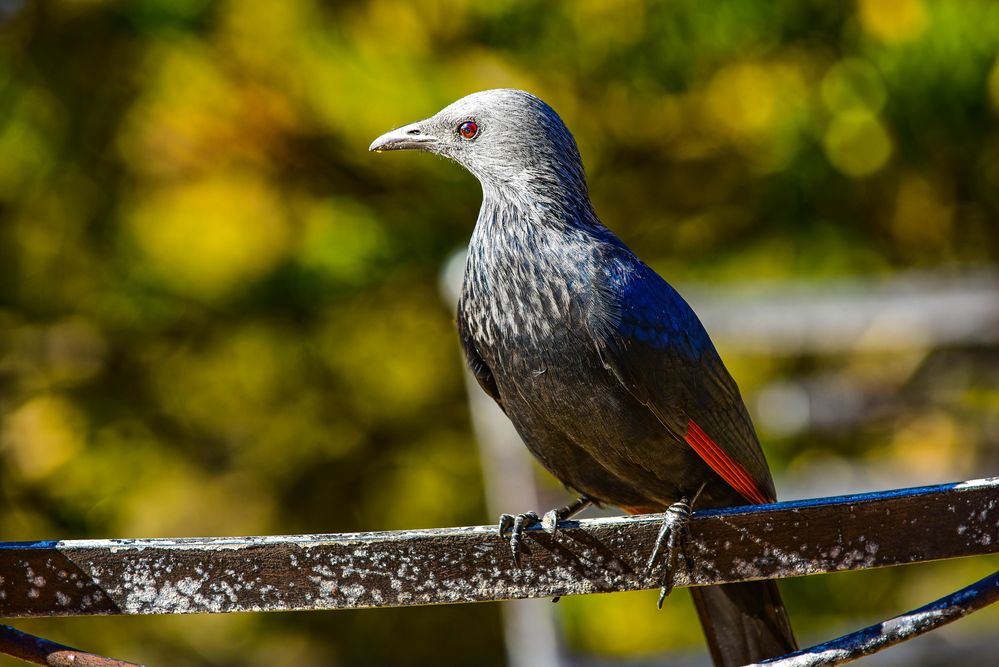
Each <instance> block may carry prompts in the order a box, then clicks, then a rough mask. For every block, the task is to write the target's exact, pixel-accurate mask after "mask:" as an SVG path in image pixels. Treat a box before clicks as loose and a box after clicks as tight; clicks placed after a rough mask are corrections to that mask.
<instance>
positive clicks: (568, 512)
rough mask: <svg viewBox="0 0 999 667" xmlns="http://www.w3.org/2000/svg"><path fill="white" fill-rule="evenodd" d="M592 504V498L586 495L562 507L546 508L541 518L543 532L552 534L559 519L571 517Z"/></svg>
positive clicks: (556, 528) (556, 527)
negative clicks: (555, 508)
mask: <svg viewBox="0 0 999 667" xmlns="http://www.w3.org/2000/svg"><path fill="white" fill-rule="evenodd" d="M592 504H593V501H592V500H590V499H589V498H587V497H586V496H580V497H579V498H576V499H575V500H574V501H572V502H571V503H569V504H568V505H566V506H565V507H563V508H562V509H557V510H548V511H547V512H545V515H544V516H543V517H542V518H541V527H542V528H544V529H545V532H547V533H548V534H549V535H554V534H555V531H557V530H558V524H559V521H565V520H566V519H571V518H572V517H574V516H576V515H577V514H579V513H580V512H582V511H583V510H585V509H586V508H587V507H589V506H590V505H592Z"/></svg>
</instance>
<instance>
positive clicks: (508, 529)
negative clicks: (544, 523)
mask: <svg viewBox="0 0 999 667" xmlns="http://www.w3.org/2000/svg"><path fill="white" fill-rule="evenodd" d="M545 516H547V515H545ZM540 522H541V519H540V518H539V517H538V515H537V513H536V512H524V513H523V514H518V515H517V516H514V515H512V514H500V518H499V536H500V538H501V539H504V540H506V539H509V540H510V552H511V553H512V554H513V564H514V565H516V566H517V567H518V568H519V567H520V552H521V550H522V549H523V542H524V530H526V529H527V528H530V527H531V526H533V525H534V524H536V523H540Z"/></svg>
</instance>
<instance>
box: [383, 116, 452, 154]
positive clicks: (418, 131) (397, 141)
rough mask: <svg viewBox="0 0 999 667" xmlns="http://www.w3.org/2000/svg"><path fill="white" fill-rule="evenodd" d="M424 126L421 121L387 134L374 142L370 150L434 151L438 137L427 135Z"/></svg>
mask: <svg viewBox="0 0 999 667" xmlns="http://www.w3.org/2000/svg"><path fill="white" fill-rule="evenodd" d="M422 125H423V122H422V121H420V122H418V123H410V124H409V125H404V126H402V127H400V128H396V129H394V130H392V131H391V132H386V133H385V134H383V135H382V136H380V137H378V138H377V139H375V140H374V141H372V142H371V145H370V146H368V150H369V151H374V152H375V153H381V152H382V151H404V150H417V151H432V150H433V149H434V146H435V145H436V144H437V137H435V136H433V135H431V134H427V133H426V132H425V131H424V130H423V127H422Z"/></svg>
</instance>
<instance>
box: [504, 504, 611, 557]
mask: <svg viewBox="0 0 999 667" xmlns="http://www.w3.org/2000/svg"><path fill="white" fill-rule="evenodd" d="M592 503H593V501H592V500H590V499H589V498H587V497H585V496H583V497H581V498H577V499H576V500H574V501H573V502H571V503H569V504H568V505H566V506H565V507H563V508H561V509H553V510H549V511H547V512H545V515H544V517H542V518H538V515H537V513H535V512H524V513H523V514H518V515H516V516H514V515H513V514H501V515H500V518H499V535H500V537H501V538H503V539H508V535H509V540H510V551H511V552H512V553H513V562H514V564H515V565H516V566H517V567H520V554H521V551H522V550H523V542H524V531H525V530H526V529H528V528H530V527H532V526H534V525H535V524H537V523H540V524H541V527H542V528H544V530H545V532H546V533H548V534H549V535H554V534H555V531H557V530H558V523H559V521H565V520H566V519H568V518H569V517H571V516H573V515H575V514H577V513H579V512H581V511H582V510H584V509H586V508H587V507H589V506H590V504H592Z"/></svg>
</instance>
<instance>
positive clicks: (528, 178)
mask: <svg viewBox="0 0 999 667" xmlns="http://www.w3.org/2000/svg"><path fill="white" fill-rule="evenodd" d="M368 150H371V151H376V152H381V151H390V150H420V151H426V152H428V153H436V154H438V155H442V156H444V157H447V158H450V159H452V160H454V161H455V162H457V163H458V164H460V165H462V166H463V167H465V168H466V169H467V170H468V171H470V172H472V174H474V175H475V176H476V178H478V179H479V181H480V182H481V183H482V185H483V188H484V189H492V188H500V189H502V188H503V187H504V186H509V187H514V188H521V189H530V190H534V189H536V188H551V187H569V188H573V189H575V190H576V191H578V192H580V193H585V192H586V181H585V178H584V176H583V167H582V163H581V161H580V158H579V150H578V149H577V148H576V141H575V140H574V139H573V138H572V134H571V133H570V132H569V130H568V129H567V128H566V126H565V124H564V123H563V122H562V119H561V118H559V116H558V114H557V113H555V111H554V110H553V109H552V108H551V107H550V106H548V105H547V104H545V103H544V102H542V101H541V100H540V99H538V98H537V97H535V96H534V95H531V94H530V93H525V92H524V91H522V90H513V89H497V90H484V91H482V92H478V93H472V94H471V95H468V96H467V97H463V98H461V99H460V100H458V101H457V102H454V103H453V104H451V105H449V106H447V107H445V108H444V109H442V110H440V111H439V112H437V113H436V114H434V115H433V116H431V117H430V118H427V119H426V120H421V121H417V122H415V123H410V124H409V125H404V126H403V127H400V128H398V129H395V130H392V131H391V132H387V133H385V134H383V135H382V136H380V137H378V138H377V139H375V140H374V142H372V144H371V146H370V148H369V149H368Z"/></svg>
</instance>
